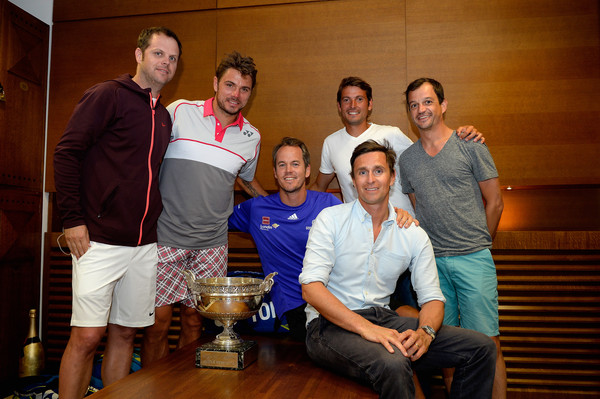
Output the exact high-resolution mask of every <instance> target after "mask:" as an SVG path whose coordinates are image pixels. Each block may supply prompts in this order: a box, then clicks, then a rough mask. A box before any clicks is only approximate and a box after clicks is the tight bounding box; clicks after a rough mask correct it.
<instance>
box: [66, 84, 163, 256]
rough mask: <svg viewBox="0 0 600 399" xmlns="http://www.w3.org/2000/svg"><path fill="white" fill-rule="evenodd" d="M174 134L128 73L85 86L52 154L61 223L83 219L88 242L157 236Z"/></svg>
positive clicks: (137, 241)
mask: <svg viewBox="0 0 600 399" xmlns="http://www.w3.org/2000/svg"><path fill="white" fill-rule="evenodd" d="M170 135H171V118H170V116H169V113H168V112H167V110H166V109H165V107H164V106H163V105H161V104H160V102H159V101H158V99H157V101H156V104H153V102H152V94H151V92H150V89H142V88H140V87H139V86H138V85H137V84H136V83H135V82H134V81H133V80H132V78H131V75H128V74H125V75H121V76H119V77H118V78H116V79H113V80H109V81H106V82H103V83H100V84H97V85H95V86H93V87H92V88H90V89H88V90H87V91H86V92H85V93H84V95H83V97H82V99H81V100H80V101H79V103H78V104H77V106H76V107H75V110H74V111H73V115H72V116H71V119H70V120H69V123H68V124H67V128H66V129H65V132H64V134H63V136H62V138H61V139H60V141H59V143H58V145H57V146H56V150H55V152H54V180H55V185H56V198H57V202H58V207H59V210H60V214H61V217H62V220H63V226H64V227H65V228H71V227H75V226H79V225H84V224H85V225H86V226H87V228H88V231H89V234H90V240H92V241H97V242H101V243H105V244H111V245H124V246H138V245H145V244H150V243H153V242H156V221H157V220H158V217H159V216H160V213H161V211H162V202H161V197H160V193H159V191H158V171H159V167H160V163H161V161H162V158H163V155H164V154H165V151H166V149H167V145H168V143H169V139H170Z"/></svg>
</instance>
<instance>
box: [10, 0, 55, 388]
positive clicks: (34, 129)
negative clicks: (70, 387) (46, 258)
mask: <svg viewBox="0 0 600 399" xmlns="http://www.w3.org/2000/svg"><path fill="white" fill-rule="evenodd" d="M48 37H49V29H48V26H47V25H46V24H44V23H42V22H41V21H39V20H36V19H35V18H34V17H32V16H31V15H29V14H27V13H26V12H24V11H23V10H21V9H19V8H18V7H16V6H15V5H13V4H10V3H9V2H7V1H6V0H0V84H2V86H3V88H4V92H5V95H6V96H5V98H4V100H3V101H0V325H1V326H2V328H0V395H1V396H4V395H2V394H3V393H4V392H5V386H8V385H9V384H10V383H12V382H13V381H14V380H15V379H16V376H17V374H18V367H19V366H18V365H19V356H20V354H21V352H22V350H21V349H22V347H21V345H22V344H23V342H24V340H25V338H26V336H27V329H28V327H29V317H28V315H29V309H39V298H40V295H39V293H40V263H41V241H40V237H41V230H42V198H43V193H42V190H43V188H42V186H43V184H42V182H43V177H44V173H43V166H44V149H45V143H44V119H45V115H46V108H45V98H46V80H47V79H46V76H47V73H48Z"/></svg>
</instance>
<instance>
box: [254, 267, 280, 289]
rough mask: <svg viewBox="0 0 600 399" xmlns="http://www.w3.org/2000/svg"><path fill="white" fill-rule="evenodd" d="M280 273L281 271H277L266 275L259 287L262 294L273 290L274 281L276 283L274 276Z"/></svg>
mask: <svg viewBox="0 0 600 399" xmlns="http://www.w3.org/2000/svg"><path fill="white" fill-rule="evenodd" d="M278 274H279V273H277V272H273V273H271V274H269V275H268V276H267V277H265V279H264V280H263V282H262V283H260V285H259V287H258V289H259V290H260V293H261V294H266V293H267V292H269V291H271V287H273V283H274V281H273V277H275V276H276V275H278Z"/></svg>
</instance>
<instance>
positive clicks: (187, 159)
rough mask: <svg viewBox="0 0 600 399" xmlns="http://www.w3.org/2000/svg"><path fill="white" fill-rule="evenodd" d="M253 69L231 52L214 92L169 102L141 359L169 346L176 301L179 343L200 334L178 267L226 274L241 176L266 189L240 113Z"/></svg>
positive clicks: (253, 187) (251, 130) (254, 134)
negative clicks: (151, 306) (152, 308)
mask: <svg viewBox="0 0 600 399" xmlns="http://www.w3.org/2000/svg"><path fill="white" fill-rule="evenodd" d="M256 72H257V71H256V66H255V64H254V61H253V59H252V58H250V57H243V56H242V55H240V54H239V53H238V52H233V53H232V54H229V55H227V56H226V57H225V58H224V59H223V60H222V61H221V63H220V65H219V67H218V68H217V71H216V76H215V77H214V90H215V96H214V97H213V98H210V99H208V100H206V101H188V100H177V101H175V102H174V103H172V104H171V105H169V106H168V107H167V110H168V111H169V113H170V114H171V118H172V120H173V131H172V135H171V142H170V143H169V147H168V149H167V152H166V154H165V159H164V162H163V165H162V167H161V173H160V192H161V195H162V200H163V212H162V214H161V216H160V218H159V220H158V274H157V284H156V317H155V320H156V322H155V324H154V326H151V327H148V328H146V331H145V333H144V346H143V351H142V362H143V364H144V365H148V364H150V363H151V362H152V361H154V360H156V359H159V358H161V357H163V356H165V355H167V354H168V353H169V346H168V340H167V335H168V330H169V326H170V324H171V316H172V310H173V304H175V303H176V302H182V305H183V306H182V310H181V333H180V337H179V346H180V347H181V346H183V345H186V344H188V343H190V342H192V341H194V340H196V339H198V338H199V337H200V332H201V328H202V318H201V317H200V315H199V314H198V312H197V311H196V309H195V308H194V306H193V303H192V302H191V297H190V295H189V294H188V290H187V285H186V284H185V282H184V276H183V273H182V271H183V270H190V271H192V272H193V273H194V275H195V276H196V277H223V276H225V275H226V273H227V219H228V218H229V215H230V214H231V212H232V210H233V190H234V185H235V181H236V179H237V178H238V176H239V178H240V180H241V183H242V186H243V187H244V188H245V189H246V191H248V192H249V193H250V194H251V195H253V196H257V195H266V194H267V193H266V192H265V191H264V190H263V189H262V187H260V185H259V184H258V183H257V182H256V181H255V180H254V173H255V170H256V164H257V162H258V154H259V150H260V133H259V132H258V130H257V129H256V128H255V127H254V126H252V125H251V124H250V123H249V122H248V121H247V120H246V118H244V117H243V116H242V114H241V110H242V109H243V108H244V106H245V105H246V103H247V102H248V99H249V98H250V95H251V94H252V89H253V88H254V85H255V84H256Z"/></svg>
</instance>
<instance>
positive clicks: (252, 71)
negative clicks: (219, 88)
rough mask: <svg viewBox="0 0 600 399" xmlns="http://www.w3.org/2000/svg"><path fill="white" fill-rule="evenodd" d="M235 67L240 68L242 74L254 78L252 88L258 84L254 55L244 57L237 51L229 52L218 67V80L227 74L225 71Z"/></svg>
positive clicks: (216, 74) (216, 73)
mask: <svg viewBox="0 0 600 399" xmlns="http://www.w3.org/2000/svg"><path fill="white" fill-rule="evenodd" d="M229 68H233V69H236V70H238V71H239V72H240V73H241V74H242V76H250V77H251V78H252V88H254V86H255V85H256V74H257V73H258V71H257V69H256V64H255V63H254V60H253V59H252V57H243V56H242V55H241V54H240V53H238V52H237V51H234V52H233V53H231V54H227V55H226V56H225V57H224V58H223V59H222V60H221V63H220V64H219V66H218V67H217V71H216V72H215V76H216V77H217V82H219V81H220V80H221V77H222V76H223V75H224V74H225V72H226V71H227V70H228V69H229Z"/></svg>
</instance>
